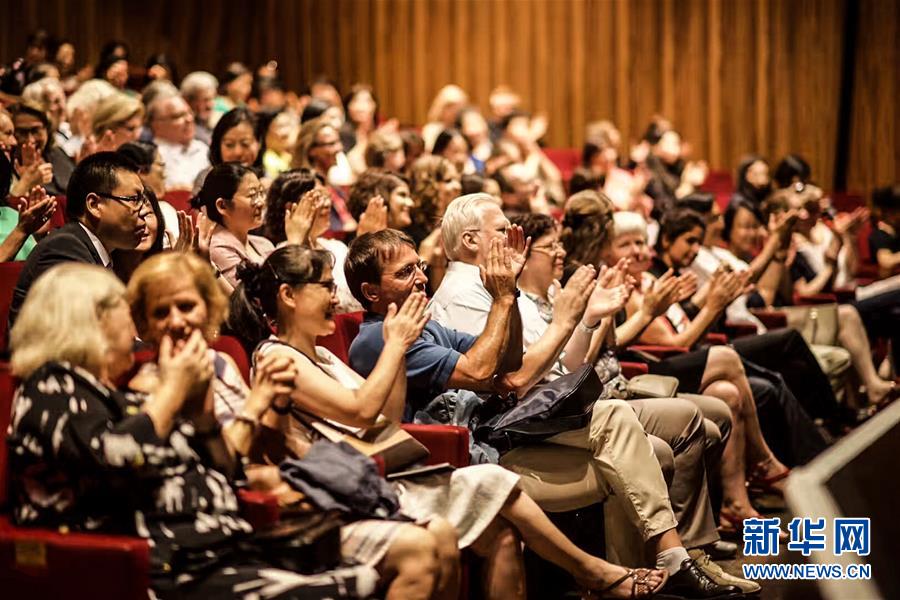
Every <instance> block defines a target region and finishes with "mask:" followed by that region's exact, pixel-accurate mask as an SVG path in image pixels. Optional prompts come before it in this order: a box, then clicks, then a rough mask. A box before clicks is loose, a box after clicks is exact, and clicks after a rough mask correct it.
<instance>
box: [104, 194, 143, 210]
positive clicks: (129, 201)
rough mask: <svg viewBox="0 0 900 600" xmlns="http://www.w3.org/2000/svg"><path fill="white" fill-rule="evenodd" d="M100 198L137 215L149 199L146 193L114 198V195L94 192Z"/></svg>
mask: <svg viewBox="0 0 900 600" xmlns="http://www.w3.org/2000/svg"><path fill="white" fill-rule="evenodd" d="M95 193H96V194H97V195H98V196H100V197H101V198H108V199H110V200H115V201H116V202H118V203H119V204H124V205H125V206H127V207H128V208H130V209H131V212H134V213H139V212H141V209H142V208H144V207H145V206H148V205H149V204H150V197H149V196H148V195H147V192H140V193H138V194H135V195H134V196H116V195H115V194H106V193H104V192H95Z"/></svg>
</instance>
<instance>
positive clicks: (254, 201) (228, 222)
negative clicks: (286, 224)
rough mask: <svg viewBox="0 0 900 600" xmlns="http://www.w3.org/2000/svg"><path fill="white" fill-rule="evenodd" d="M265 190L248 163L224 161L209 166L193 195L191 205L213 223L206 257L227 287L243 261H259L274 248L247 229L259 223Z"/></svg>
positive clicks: (235, 276) (232, 282) (261, 216)
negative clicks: (209, 169)
mask: <svg viewBox="0 0 900 600" xmlns="http://www.w3.org/2000/svg"><path fill="white" fill-rule="evenodd" d="M265 199H266V191H265V189H263V187H262V184H260V182H259V178H258V177H257V176H256V173H255V172H254V171H253V169H251V168H250V167H247V166H244V165H242V164H240V163H236V162H227V163H221V164H219V165H216V166H215V167H213V168H212V170H211V171H210V172H209V174H208V175H207V176H206V179H205V180H204V182H203V187H202V188H201V189H200V191H199V192H198V193H197V195H196V196H195V197H194V199H193V201H192V202H193V204H194V208H196V209H197V210H202V211H204V212H205V213H206V216H207V218H209V220H210V221H212V222H213V223H215V226H214V227H213V232H212V238H211V239H210V244H209V258H210V260H211V261H212V264H213V266H214V267H215V268H216V271H217V276H221V277H222V278H223V279H224V280H225V283H227V285H228V286H230V288H234V287H235V286H236V285H237V283H238V280H237V268H238V266H239V265H240V264H241V263H242V262H243V261H251V262H254V263H257V264H259V263H262V261H263V260H265V258H266V257H267V256H268V255H269V253H271V252H272V250H274V248H275V246H273V245H272V242H270V241H269V240H267V239H266V238H264V237H262V236H259V235H252V234H251V233H250V232H251V231H253V230H255V229H257V228H258V227H259V226H260V225H262V223H263V214H264V213H265V207H266V205H265Z"/></svg>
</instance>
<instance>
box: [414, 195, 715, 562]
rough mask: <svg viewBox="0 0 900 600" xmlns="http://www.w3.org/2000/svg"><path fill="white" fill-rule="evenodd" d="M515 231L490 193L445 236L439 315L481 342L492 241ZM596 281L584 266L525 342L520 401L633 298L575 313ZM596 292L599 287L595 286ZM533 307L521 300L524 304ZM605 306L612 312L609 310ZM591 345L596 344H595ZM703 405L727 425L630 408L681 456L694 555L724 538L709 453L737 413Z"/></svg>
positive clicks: (470, 204) (653, 405) (679, 514)
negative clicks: (577, 342) (573, 295)
mask: <svg viewBox="0 0 900 600" xmlns="http://www.w3.org/2000/svg"><path fill="white" fill-rule="evenodd" d="M510 227H511V225H510V222H509V220H508V219H507V218H506V216H505V215H504V213H503V211H501V210H500V208H499V207H498V206H497V204H496V202H494V201H493V198H492V197H490V196H488V195H486V194H469V195H467V196H461V197H459V198H456V199H455V200H453V202H451V203H450V204H449V205H448V207H447V210H446V211H445V213H444V217H443V220H442V229H441V233H442V237H443V242H444V249H445V252H446V253H447V257H448V258H449V259H450V264H449V266H448V268H447V273H446V275H445V276H444V280H443V281H442V283H441V285H440V287H439V288H438V290H437V291H436V292H435V295H434V298H433V299H432V302H431V311H432V315H433V318H434V319H435V320H436V321H437V322H438V323H441V324H442V325H444V326H445V327H449V328H453V329H455V330H457V331H461V332H465V333H468V334H470V335H476V336H477V335H479V334H480V333H481V332H482V331H483V330H484V327H485V323H486V321H487V316H488V314H489V313H490V310H491V298H490V295H489V294H488V293H487V290H486V289H485V287H484V285H483V283H482V278H481V276H480V269H481V268H482V266H483V265H484V261H485V259H486V258H487V253H488V249H489V247H490V243H491V240H493V239H497V238H502V237H505V235H506V231H507V230H508V229H509V228H510ZM527 252H528V251H526V254H527ZM595 275H596V271H595V270H594V268H593V267H591V266H582V267H581V268H580V269H579V270H578V271H576V272H575V274H573V275H572V277H571V278H570V279H569V281H568V283H567V284H566V287H565V288H563V290H562V291H561V292H560V293H559V294H558V297H557V301H556V302H555V303H554V307H553V318H552V321H551V322H550V324H549V325H546V328H545V330H544V332H543V334H542V335H540V337H539V338H538V339H536V340H535V339H529V338H526V339H524V340H523V342H524V343H523V346H524V350H525V353H524V355H523V357H522V365H523V366H522V368H521V369H519V371H517V372H516V373H513V374H511V375H510V378H511V383H512V384H513V386H514V387H515V388H516V391H517V393H518V394H519V395H520V397H521V396H522V395H524V393H526V392H527V391H528V390H529V389H530V388H531V387H532V386H533V385H535V384H538V385H539V384H540V383H541V382H546V381H549V380H551V379H553V378H555V376H558V375H559V374H564V373H567V372H568V370H567V369H566V368H565V366H564V365H563V364H562V363H561V361H560V357H561V355H562V353H563V351H564V350H565V349H566V346H567V344H568V343H569V341H570V339H571V338H572V337H573V336H582V337H585V338H589V337H590V335H591V333H592V332H593V331H594V330H596V329H597V328H598V327H599V325H600V322H601V320H602V319H604V318H606V317H609V316H611V315H612V313H614V312H616V311H617V310H619V309H621V308H622V305H623V304H624V300H625V299H626V298H627V296H621V302H620V304H619V306H618V307H615V306H609V303H608V302H607V301H606V300H607V298H606V297H605V295H604V294H602V293H601V292H602V288H601V290H600V291H598V293H594V294H590V296H589V298H588V299H587V301H586V302H583V303H581V304H579V305H577V306H576V307H575V310H572V307H571V305H568V304H567V303H565V298H564V297H565V296H567V295H568V293H569V288H570V287H572V286H574V287H576V289H577V287H578V286H580V285H582V282H583V280H584V279H585V278H587V279H589V280H593V279H594V276H595ZM592 285H596V284H595V283H594V282H592ZM525 300H526V299H523V298H519V302H520V305H521V304H522V303H523V302H524V301H525ZM603 306H605V309H603V308H601V307H603ZM522 308H523V309H524V308H525V307H522ZM610 310H611V311H612V312H609V311H610ZM520 314H521V315H522V318H530V317H533V316H534V311H528V310H520ZM537 325H545V324H544V323H543V322H541V323H536V324H535V323H529V324H525V323H523V328H531V329H533V328H534V327H535V326H537ZM585 342H586V344H587V345H589V344H590V341H589V340H587V339H586V340H585ZM703 402H704V403H703V404H702V406H703V407H704V411H706V410H707V407H708V408H709V411H710V413H711V414H712V415H714V418H713V420H714V421H715V423H720V424H721V425H720V426H716V425H714V424H713V423H712V422H705V421H704V413H703V412H701V411H700V409H699V408H698V406H697V405H696V404H695V403H694V402H692V401H690V400H686V399H680V398H652V399H642V400H633V401H630V402H629V405H630V406H631V407H632V408H633V409H634V411H635V413H636V414H637V417H638V420H639V421H640V422H641V425H642V426H643V427H644V430H645V431H646V432H647V433H648V434H649V435H650V436H651V442H652V443H653V444H654V450H655V451H656V453H657V455H658V456H659V457H660V458H661V462H662V461H666V460H672V457H673V456H674V476H673V479H672V481H671V483H670V484H669V496H670V498H671V503H672V509H673V510H674V513H675V517H676V519H677V520H678V533H679V534H680V536H681V538H682V540H683V542H684V544H685V546H686V547H688V548H694V547H702V546H705V545H708V544H712V543H714V542H716V541H717V540H718V539H719V535H718V532H717V529H716V524H715V519H714V516H713V510H712V505H711V503H710V500H709V496H708V493H707V479H706V473H707V470H706V466H705V461H704V452H706V451H710V452H711V454H713V455H719V454H721V449H722V445H723V444H722V434H723V433H724V434H726V435H727V431H728V430H730V425H731V419H730V416H729V409H728V406H727V405H725V403H724V402H721V401H720V400H717V399H715V398H708V397H703ZM597 404H598V406H597V408H596V409H595V418H602V413H603V410H604V401H600V402H598V403H597ZM723 429H724V430H725V431H722V430H723ZM710 432H714V433H713V434H711V433H710ZM591 433H594V432H593V431H592V432H591ZM708 435H712V437H713V439H711V440H708V439H707V436H708ZM559 437H560V438H561V439H560V440H557V441H558V443H564V444H567V445H577V446H579V447H583V448H586V449H591V450H594V451H597V448H596V447H597V446H598V445H600V444H602V443H603V442H602V441H601V440H599V439H592V436H591V435H583V434H582V433H576V432H569V433H566V434H562V435H561V436H559ZM708 442H709V443H708ZM663 444H664V445H663ZM660 448H662V449H660Z"/></svg>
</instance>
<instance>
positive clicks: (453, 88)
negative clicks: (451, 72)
mask: <svg viewBox="0 0 900 600" xmlns="http://www.w3.org/2000/svg"><path fill="white" fill-rule="evenodd" d="M468 103H469V95H468V94H466V92H465V90H463V89H462V88H461V87H459V86H458V85H454V84H452V83H451V84H449V85H445V86H444V87H442V88H441V89H440V90H439V91H438V93H437V94H436V95H435V97H434V100H432V101H431V107H430V108H429V109H428V123H426V124H425V126H424V127H422V139H424V140H425V148H427V149H428V150H429V151H430V150H431V148H432V146H434V141H435V140H436V139H437V136H438V135H439V134H440V133H441V132H442V131H443V130H445V129H450V128H451V127H454V125H455V124H456V117H457V116H458V115H459V112H460V111H461V110H462V109H463V107H465V106H466V105H467V104H468Z"/></svg>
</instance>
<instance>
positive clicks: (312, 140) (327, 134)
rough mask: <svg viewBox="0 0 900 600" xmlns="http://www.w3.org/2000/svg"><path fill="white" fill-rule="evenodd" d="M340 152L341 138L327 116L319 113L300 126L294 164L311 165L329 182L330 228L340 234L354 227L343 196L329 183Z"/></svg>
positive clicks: (334, 232)
mask: <svg viewBox="0 0 900 600" xmlns="http://www.w3.org/2000/svg"><path fill="white" fill-rule="evenodd" d="M340 152H341V138H340V135H339V133H338V128H336V127H335V126H334V123H333V122H331V121H329V120H328V119H327V118H326V117H324V116H323V117H319V118H317V119H313V120H312V121H307V122H305V123H303V125H302V126H301V127H300V136H299V138H298V139H297V148H296V149H295V150H294V161H293V166H294V167H295V168H297V167H307V168H311V169H313V170H315V171H316V172H317V173H318V174H319V175H321V176H322V178H323V179H325V181H326V182H329V185H328V191H329V193H330V194H331V220H330V224H329V231H331V232H332V233H333V234H338V235H340V236H343V235H346V234H348V233H351V232H353V231H355V230H356V221H355V220H354V219H353V217H352V216H351V214H350V211H348V210H347V202H346V200H345V199H344V196H343V195H342V194H341V192H340V191H338V190H337V189H336V188H335V187H334V186H333V185H331V184H330V182H331V179H330V178H329V177H330V172H331V169H332V168H333V167H334V166H335V165H337V157H338V154H339V153H340Z"/></svg>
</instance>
